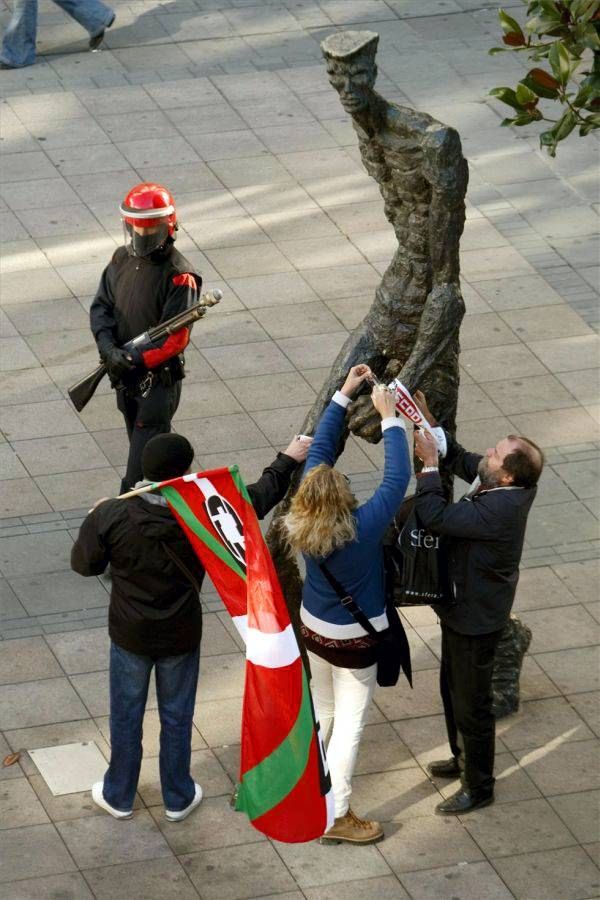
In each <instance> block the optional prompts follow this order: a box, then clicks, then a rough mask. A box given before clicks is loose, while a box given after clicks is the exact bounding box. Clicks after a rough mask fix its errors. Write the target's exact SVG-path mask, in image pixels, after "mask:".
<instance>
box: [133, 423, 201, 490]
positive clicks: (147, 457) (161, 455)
mask: <svg viewBox="0 0 600 900" xmlns="http://www.w3.org/2000/svg"><path fill="white" fill-rule="evenodd" d="M193 458H194V448H193V447H192V445H191V444H190V442H189V441H188V439H187V438H184V437H183V435H181V434H157V435H156V437H153V438H150V440H149V441H148V443H147V444H146V446H145V447H144V452H143V453H142V471H143V473H144V478H145V479H146V480H147V481H168V480H169V479H170V478H178V477H179V476H180V475H185V473H186V472H187V470H188V469H189V467H190V466H191V464H192V460H193Z"/></svg>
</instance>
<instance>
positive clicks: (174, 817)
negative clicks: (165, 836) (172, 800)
mask: <svg viewBox="0 0 600 900" xmlns="http://www.w3.org/2000/svg"><path fill="white" fill-rule="evenodd" d="M194 787H195V788H196V793H195V795H194V799H193V800H192V802H191V803H190V805H189V806H186V808H185V809H182V810H180V811H179V812H172V811H171V810H170V809H165V815H166V817H167V819H168V820H169V822H181V821H182V820H183V819H187V817H188V816H189V814H190V813H191V812H193V811H194V810H195V809H196V807H197V806H200V802H201V800H202V788H201V787H200V785H199V784H197V783H196V782H194Z"/></svg>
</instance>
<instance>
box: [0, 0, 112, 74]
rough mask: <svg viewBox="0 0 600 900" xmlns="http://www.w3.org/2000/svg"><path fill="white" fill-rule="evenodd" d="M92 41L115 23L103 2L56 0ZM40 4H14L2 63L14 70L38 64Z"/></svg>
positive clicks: (26, 0) (28, 0)
mask: <svg viewBox="0 0 600 900" xmlns="http://www.w3.org/2000/svg"><path fill="white" fill-rule="evenodd" d="M54 3H56V5H57V6H60V8H61V9H64V11H65V12H66V13H68V14H69V15H70V16H71V17H72V18H73V19H75V21H76V22H79V24H80V25H82V26H83V28H85V29H86V31H88V32H89V34H90V37H95V36H96V35H97V34H100V32H101V31H103V30H104V29H105V28H108V27H109V25H110V24H111V23H112V21H113V19H114V17H115V14H114V12H113V10H112V9H111V8H110V6H106V4H105V3H102V2H101V0H54ZM37 18H38V0H13V14H12V18H11V20H10V22H9V23H8V27H7V29H6V31H5V32H4V39H3V41H2V51H1V52H0V62H3V63H4V64H5V65H8V66H12V67H13V68H15V69H17V68H21V67H22V66H32V65H33V64H34V62H35V42H36V33H37Z"/></svg>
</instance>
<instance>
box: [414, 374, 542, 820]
mask: <svg viewBox="0 0 600 900" xmlns="http://www.w3.org/2000/svg"><path fill="white" fill-rule="evenodd" d="M415 399H416V401H417V404H418V405H419V408H420V409H421V412H422V413H423V414H424V415H425V417H426V418H427V420H428V421H429V422H431V423H432V424H434V425H436V424H437V423H436V422H435V419H434V417H433V416H432V413H431V411H430V410H429V409H428V407H427V402H426V399H425V396H424V395H423V394H422V393H421V392H419V391H417V393H416V395H415ZM435 430H437V429H434V431H435ZM439 431H440V432H442V433H441V434H440V435H438V438H442V440H443V438H444V437H445V440H446V452H445V454H444V456H443V459H442V465H443V467H445V468H446V471H450V472H451V473H452V474H453V475H458V477H459V478H462V479H463V480H464V481H467V482H469V483H470V485H471V486H470V488H469V490H468V491H467V493H466V494H465V496H464V497H462V499H461V500H459V501H458V503H451V502H449V501H448V499H447V497H446V495H445V493H444V491H443V489H442V481H441V478H440V473H439V468H438V443H436V440H435V439H434V437H433V436H432V435H431V434H429V433H427V432H425V431H419V432H417V433H416V434H415V453H416V455H417V456H418V457H419V459H421V460H422V461H423V468H422V470H421V472H420V473H419V474H418V475H417V481H418V486H417V492H416V500H415V503H416V511H417V515H418V517H419V520H420V523H421V525H422V526H423V527H424V528H428V529H430V530H431V531H433V532H435V533H436V534H440V535H444V536H445V541H446V550H447V558H448V567H449V575H450V581H451V584H452V587H453V592H454V597H455V600H456V603H455V604H454V606H452V607H449V608H448V607H446V608H441V607H440V608H436V607H434V609H435V611H436V613H437V614H438V616H439V618H440V622H441V626H442V665H441V670H440V689H441V694H442V700H443V704H444V714H445V718H446V728H447V731H448V741H449V744H450V749H451V750H452V757H451V758H450V759H448V760H441V761H439V762H434V763H431V764H430V766H429V771H430V773H431V774H432V775H434V776H436V777H440V778H455V777H458V776H460V778H461V783H462V784H461V788H460V790H458V791H457V792H456V793H455V794H453V795H452V796H451V797H450V798H449V799H447V800H444V801H443V802H442V803H440V804H439V805H438V807H437V812H438V813H440V814H442V815H453V814H454V815H455V814H458V813H460V814H462V813H466V812H470V811H471V810H473V809H479V808H480V807H482V806H487V805H488V804H490V803H493V801H494V745H495V719H494V715H493V713H492V673H493V668H494V653H495V649H496V645H497V643H498V640H499V638H500V635H501V633H502V630H503V629H504V627H505V626H506V624H507V622H508V619H509V616H510V611H511V608H512V604H513V601H514V598H515V591H516V587H517V581H518V579H519V564H520V562H521V554H522V552H523V542H524V538H525V527H526V525H527V516H528V514H529V510H530V509H531V505H532V503H533V501H534V499H535V495H536V490H537V488H536V485H537V482H538V480H539V477H540V475H541V473H542V468H543V465H544V454H543V453H542V451H541V450H540V448H539V447H538V446H537V444H534V443H533V441H531V440H529V439H528V438H525V437H521V436H518V435H514V434H510V435H508V437H505V438H503V439H502V440H501V441H499V442H498V444H496V446H495V447H492V448H490V449H489V450H487V451H486V453H485V455H484V456H482V455H481V454H478V453H469V452H468V451H467V450H465V449H464V448H463V447H461V446H460V444H458V443H457V442H456V441H455V440H454V439H453V438H452V437H451V436H450V435H449V434H448V433H447V432H444V431H443V429H439Z"/></svg>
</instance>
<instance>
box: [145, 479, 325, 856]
mask: <svg viewBox="0 0 600 900" xmlns="http://www.w3.org/2000/svg"><path fill="white" fill-rule="evenodd" d="M152 489H154V490H158V489H160V491H161V493H162V495H163V497H164V498H165V499H166V501H167V503H168V504H169V507H170V508H171V510H172V512H173V514H174V515H175V517H176V519H177V521H178V522H179V524H180V525H181V527H182V528H183V530H184V532H185V534H186V537H187V538H188V540H189V542H190V544H191V545H192V547H193V548H194V551H195V552H196V554H197V556H198V558H199V559H200V561H201V562H202V565H203V566H204V568H205V569H206V571H207V573H208V575H209V576H210V578H211V579H212V581H213V583H214V585H215V587H216V589H217V591H218V592H219V594H220V596H221V599H222V600H223V603H224V604H225V606H226V607H227V610H228V611H229V613H230V615H231V616H232V618H233V621H234V623H235V625H236V626H237V628H238V630H239V632H240V634H241V635H242V636H243V638H244V640H245V642H246V681H245V687H244V701H243V711H242V738H241V743H242V747H241V762H240V789H239V793H238V799H237V808H238V809H240V810H243V811H245V812H246V813H247V814H248V817H249V819H250V821H251V822H252V824H253V825H254V827H255V828H257V829H258V830H259V831H262V832H263V833H264V834H266V835H267V836H268V837H270V838H273V839H274V840H277V841H285V842H287V843H300V842H303V841H311V840H313V839H315V838H318V837H320V836H321V835H322V834H324V833H325V831H327V830H328V829H329V828H331V826H332V825H333V821H334V813H333V793H332V790H331V780H330V777H329V770H328V768H327V761H326V757H325V749H324V746H323V742H322V739H321V735H320V731H319V725H318V723H317V721H316V719H315V712H314V707H313V703H312V697H311V694H310V689H309V686H308V679H307V677H306V671H305V669H304V665H303V663H302V659H301V657H300V651H299V649H298V644H297V642H296V637H295V635H294V632H293V629H292V625H291V623H290V618H289V614H288V611H287V606H286V604H285V600H284V598H283V594H282V591H281V587H280V585H279V581H278V578H277V573H276V571H275V566H274V565H273V561H272V559H271V556H270V554H269V551H268V549H267V546H266V544H265V541H264V539H263V536H262V533H261V530H260V527H259V524H258V519H257V518H256V514H255V512H254V509H253V507H252V503H251V501H250V497H249V496H248V492H247V491H246V487H245V485H244V483H243V481H242V479H241V477H240V474H239V471H238V467H237V466H233V467H232V468H230V469H226V468H223V469H214V470H212V471H210V472H200V473H198V474H196V475H184V476H183V477H181V478H176V479H172V480H171V481H164V482H160V483H156V484H154V485H152Z"/></svg>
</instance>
